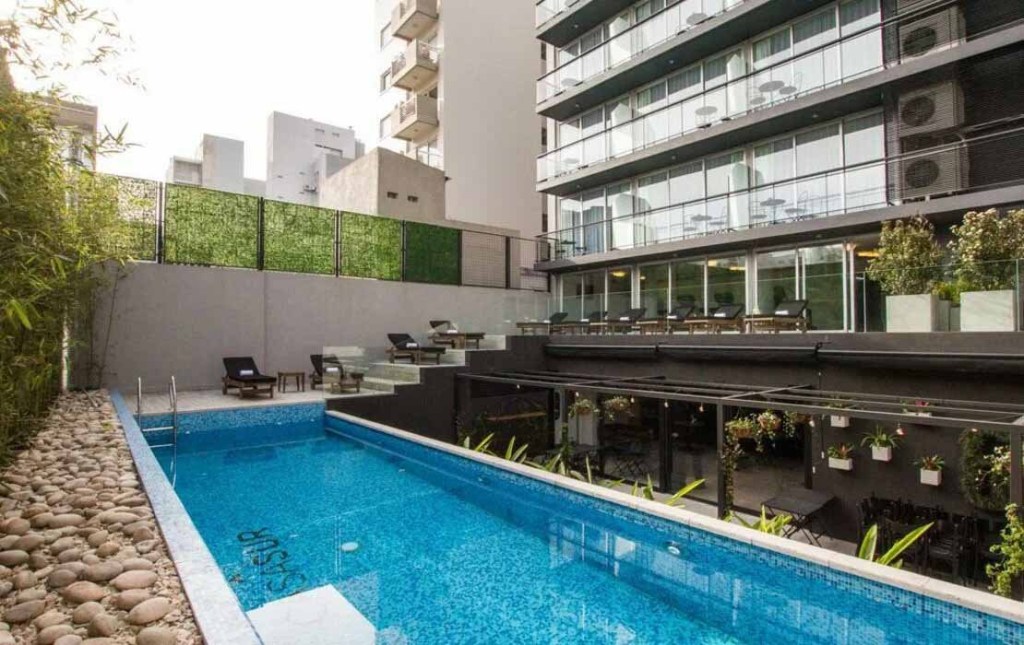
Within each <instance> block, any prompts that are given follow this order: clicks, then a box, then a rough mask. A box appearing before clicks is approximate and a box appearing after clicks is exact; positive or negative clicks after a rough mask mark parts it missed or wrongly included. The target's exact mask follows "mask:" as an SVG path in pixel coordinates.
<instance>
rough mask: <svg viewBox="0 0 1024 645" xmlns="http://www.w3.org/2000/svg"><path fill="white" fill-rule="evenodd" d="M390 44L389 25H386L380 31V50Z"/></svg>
mask: <svg viewBox="0 0 1024 645" xmlns="http://www.w3.org/2000/svg"><path fill="white" fill-rule="evenodd" d="M390 42H391V23H388V24H386V25H384V26H383V27H381V29H380V48H381V49H384V48H385V47H387V46H388V43H390Z"/></svg>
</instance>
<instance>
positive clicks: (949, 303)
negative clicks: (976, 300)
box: [932, 280, 963, 331]
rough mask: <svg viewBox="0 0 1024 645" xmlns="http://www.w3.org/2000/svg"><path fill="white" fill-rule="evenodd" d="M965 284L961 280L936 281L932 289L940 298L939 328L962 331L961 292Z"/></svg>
mask: <svg viewBox="0 0 1024 645" xmlns="http://www.w3.org/2000/svg"><path fill="white" fill-rule="evenodd" d="M961 291H963V285H962V284H961V283H960V280H949V281H943V282H936V283H935V287H934V288H933V289H932V293H934V294H935V295H936V296H938V298H939V314H940V316H941V319H940V320H939V329H940V330H942V331H960V292H961Z"/></svg>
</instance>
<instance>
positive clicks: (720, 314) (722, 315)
mask: <svg viewBox="0 0 1024 645" xmlns="http://www.w3.org/2000/svg"><path fill="white" fill-rule="evenodd" d="M714 317H715V318H725V312H724V311H716V312H715V315H714Z"/></svg>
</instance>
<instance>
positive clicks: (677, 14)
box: [537, 0, 744, 104]
mask: <svg viewBox="0 0 1024 645" xmlns="http://www.w3.org/2000/svg"><path fill="white" fill-rule="evenodd" d="M563 1H564V0H563ZM743 2H744V0H684V1H683V2H680V3H678V4H674V5H672V6H671V7H668V8H667V9H665V10H664V11H661V12H660V13H657V14H655V15H653V16H651V17H650V18H648V19H646V20H644V21H643V22H641V23H638V24H636V25H633V26H632V27H630V28H629V29H627V30H625V31H623V32H622V33H620V34H618V35H616V36H614V37H613V38H611V39H609V40H607V41H605V42H604V43H602V44H601V45H599V46H597V47H595V48H594V49H591V50H590V51H588V52H586V53H584V54H583V55H582V56H579V57H577V58H575V59H573V60H571V61H569V62H567V63H565V64H563V65H561V66H559V67H558V68H556V69H554V70H552V71H551V72H549V73H548V74H547V75H545V76H543V77H542V78H541V79H540V80H539V81H537V103H538V104H540V103H544V102H545V101H547V100H548V99H550V98H552V97H554V96H555V95H557V94H559V93H561V92H563V91H565V90H567V89H569V88H572V87H575V86H577V85H580V84H582V83H584V82H586V81H588V80H590V79H592V78H594V77H596V76H598V75H600V74H603V73H604V72H606V71H608V70H610V69H613V68H615V67H617V66H619V65H622V64H623V63H626V62H627V61H629V60H630V59H632V58H635V57H636V56H639V55H640V54H642V53H644V52H646V51H648V50H649V49H651V48H653V47H655V46H657V45H660V44H662V43H664V42H666V41H668V40H670V39H672V38H675V37H676V36H677V35H679V34H681V33H683V32H685V31H687V30H689V29H691V28H693V27H695V26H697V25H699V24H701V23H703V22H705V21H706V20H708V19H710V18H711V17H713V16H716V15H718V14H721V13H724V12H726V11H728V10H730V9H733V8H735V7H737V6H739V5H741V4H743ZM538 7H539V5H538Z"/></svg>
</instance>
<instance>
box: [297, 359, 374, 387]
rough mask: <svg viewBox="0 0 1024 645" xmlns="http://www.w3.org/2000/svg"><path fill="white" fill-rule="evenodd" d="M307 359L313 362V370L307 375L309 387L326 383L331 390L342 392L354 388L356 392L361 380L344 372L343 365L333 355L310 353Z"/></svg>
mask: <svg viewBox="0 0 1024 645" xmlns="http://www.w3.org/2000/svg"><path fill="white" fill-rule="evenodd" d="M309 361H310V362H311V363H312V364H313V372H312V373H310V375H309V382H310V387H311V388H312V389H314V390H315V389H316V388H317V386H321V387H323V386H324V385H326V386H327V387H328V388H330V390H331V391H332V392H343V391H345V390H351V389H353V388H354V389H355V391H356V392H357V393H358V392H359V389H360V387H361V386H362V382H363V380H362V379H361V378H355V375H349V374H347V373H346V372H345V366H344V365H342V364H341V361H339V360H338V358H337V357H336V356H334V355H331V354H328V355H326V356H325V355H323V354H310V355H309Z"/></svg>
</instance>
